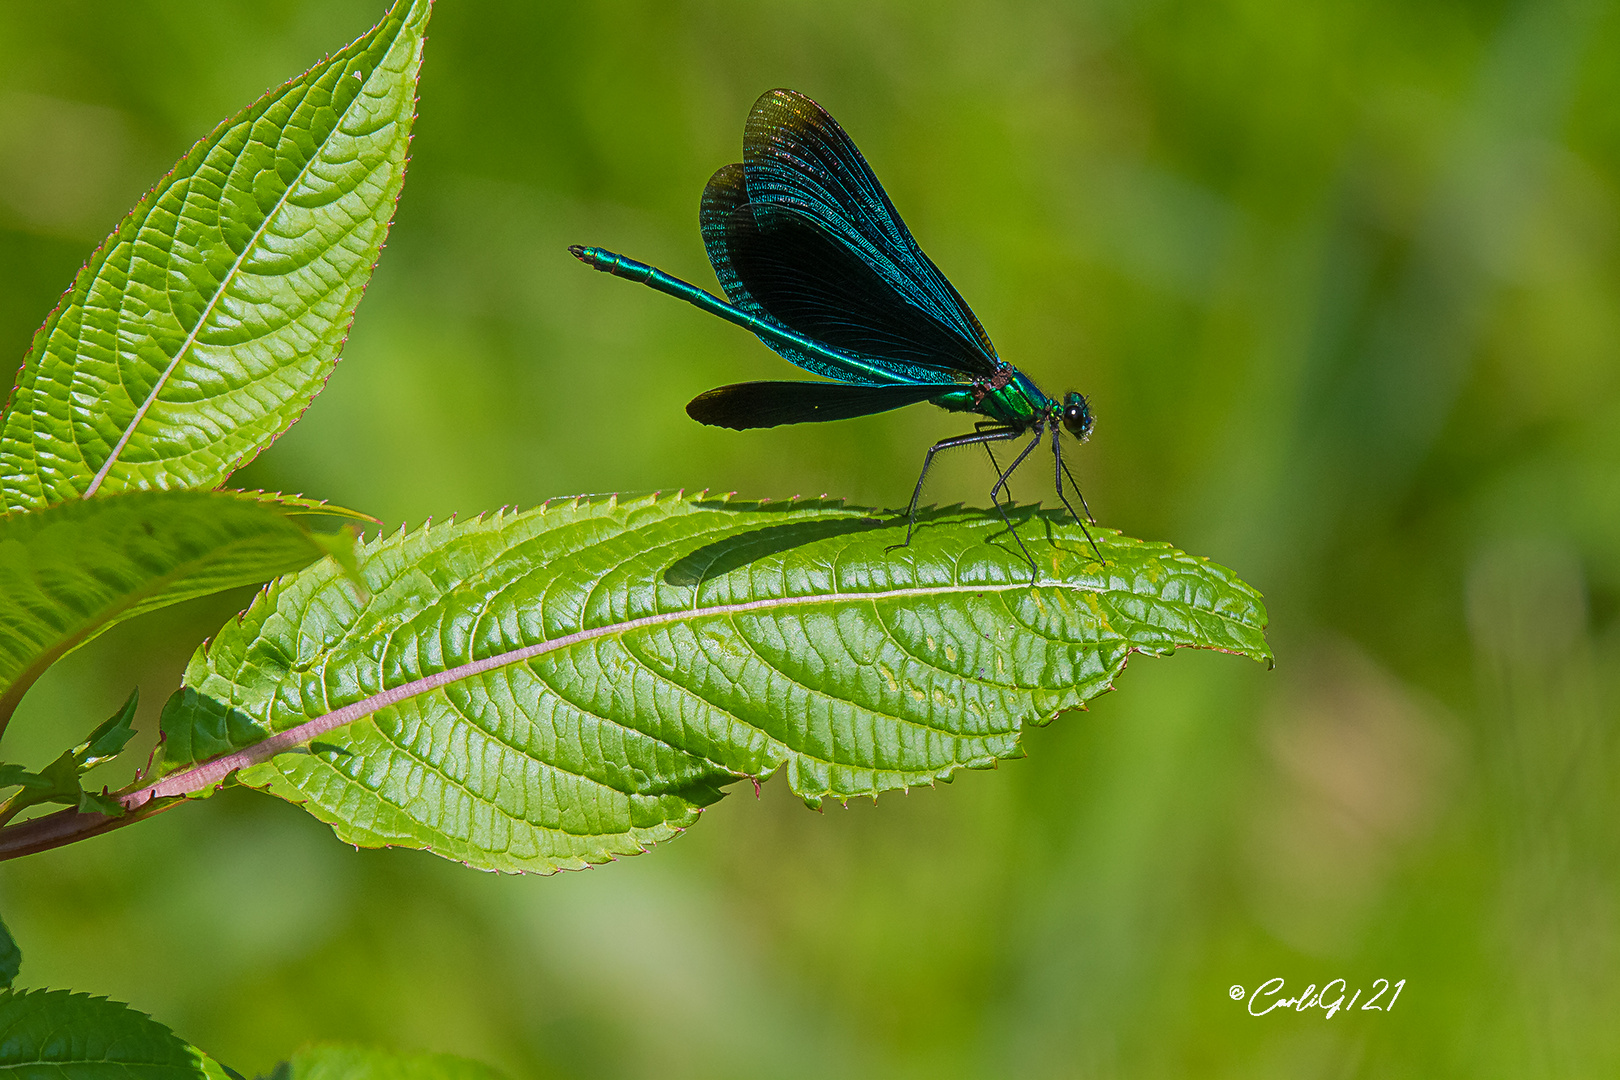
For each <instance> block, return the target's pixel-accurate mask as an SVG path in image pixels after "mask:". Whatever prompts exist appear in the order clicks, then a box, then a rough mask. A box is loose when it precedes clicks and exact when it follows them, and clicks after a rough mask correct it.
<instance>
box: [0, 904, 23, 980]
mask: <svg viewBox="0 0 1620 1080" xmlns="http://www.w3.org/2000/svg"><path fill="white" fill-rule="evenodd" d="M21 970H22V950H21V949H19V948H18V947H17V939H16V938H14V937H12V936H11V927H9V926H7V925H6V924H5V920H3V919H0V989H5V990H10V989H11V984H12V983H14V982H16V981H17V973H18V972H20V971H21Z"/></svg>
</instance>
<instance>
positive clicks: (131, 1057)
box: [0, 990, 226, 1080]
mask: <svg viewBox="0 0 1620 1080" xmlns="http://www.w3.org/2000/svg"><path fill="white" fill-rule="evenodd" d="M0 1033H3V1034H4V1037H3V1038H0V1073H3V1074H6V1075H9V1076H27V1077H64V1078H71V1080H102V1078H105V1080H127V1078H128V1077H132V1076H139V1077H141V1078H143V1080H226V1073H225V1070H224V1069H222V1068H221V1067H220V1065H219V1063H218V1062H216V1061H214V1059H213V1058H210V1057H209V1056H208V1055H207V1054H205V1053H203V1052H202V1051H201V1050H198V1049H197V1048H196V1047H194V1046H188V1045H187V1044H186V1043H185V1042H184V1041H183V1040H182V1039H180V1038H179V1037H177V1036H176V1035H175V1034H174V1033H173V1032H172V1031H170V1030H169V1029H168V1028H166V1027H164V1026H163V1025H162V1024H160V1023H158V1022H157V1021H156V1020H153V1019H152V1018H151V1017H149V1016H147V1015H146V1014H145V1013H140V1012H136V1011H135V1010H134V1009H131V1008H130V1007H129V1006H128V1005H124V1004H121V1003H120V1002H116V1001H108V1000H107V999H106V998H97V997H89V996H88V995H85V994H74V993H70V992H68V991H66V990H30V991H27V992H23V993H17V992H8V993H3V994H0Z"/></svg>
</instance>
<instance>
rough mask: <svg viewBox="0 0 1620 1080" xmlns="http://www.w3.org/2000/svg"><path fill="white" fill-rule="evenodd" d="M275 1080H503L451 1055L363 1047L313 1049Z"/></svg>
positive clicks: (285, 1066) (487, 1069)
mask: <svg viewBox="0 0 1620 1080" xmlns="http://www.w3.org/2000/svg"><path fill="white" fill-rule="evenodd" d="M272 1076H273V1077H275V1078H276V1080H502V1074H501V1073H499V1072H496V1071H495V1070H494V1069H492V1068H490V1067H489V1066H488V1065H482V1064H479V1063H478V1062H476V1061H468V1060H467V1059H466V1058H459V1057H452V1056H451V1055H449V1054H392V1053H389V1052H388V1051H386V1050H376V1049H372V1048H370V1047H363V1046H311V1047H306V1048H305V1049H303V1050H300V1051H299V1052H298V1053H297V1054H294V1055H293V1057H292V1060H290V1061H286V1062H283V1063H282V1065H281V1066H280V1067H279V1068H277V1069H276V1071H275V1072H274V1073H273V1074H272Z"/></svg>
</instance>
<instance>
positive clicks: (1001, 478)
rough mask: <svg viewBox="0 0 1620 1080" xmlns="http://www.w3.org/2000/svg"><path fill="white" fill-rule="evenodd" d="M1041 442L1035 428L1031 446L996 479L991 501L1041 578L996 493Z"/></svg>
mask: <svg viewBox="0 0 1620 1080" xmlns="http://www.w3.org/2000/svg"><path fill="white" fill-rule="evenodd" d="M1040 441H1041V429H1040V427H1038V426H1037V427H1036V428H1035V437H1034V438H1033V439H1030V440H1029V445H1027V446H1025V447H1024V448H1023V449H1022V450H1020V451H1019V452H1018V456H1017V457H1015V458H1013V463H1012V464H1011V465H1009V466H1007V469H1006V471H1005V472H1003V473H1002V474H1001V475H1000V476H998V477H996V482H995V484H994V485H992V486H991V488H990V501H991V502H992V503H993V504H995V508H996V510H997V511H998V512H999V513H1000V514H1001V520H1002V521H1003V522H1005V523H1006V526H1007V531H1008V532H1010V533H1012V538H1013V539H1014V540H1016V541H1017V542H1018V550H1019V551H1022V552H1023V553H1024V561H1025V562H1027V563H1029V568H1030V570H1031V571H1033V572H1034V574H1035V576H1036V577H1040V574H1041V568H1040V567H1039V566H1037V565H1036V564H1035V557H1034V556H1033V555H1031V554H1030V553H1029V548H1027V547H1025V546H1024V538H1023V537H1021V536H1019V535H1018V530H1017V529H1015V528H1013V523H1012V518H1010V517H1008V516H1007V509H1006V507H1004V506H1002V505H1001V500H999V499H997V498H996V492H998V491H1002V490H1004V489H1005V488H1006V487H1007V480H1008V478H1009V477H1011V476H1012V474H1013V473H1015V472H1017V471H1018V466H1020V465H1022V464H1023V463H1024V459H1025V458H1027V457H1029V452H1030V451H1031V450H1033V449H1035V445H1036V444H1037V443H1039V442H1040ZM1007 501H1008V502H1011V501H1012V498H1011V496H1010V495H1009V496H1008V500H1007Z"/></svg>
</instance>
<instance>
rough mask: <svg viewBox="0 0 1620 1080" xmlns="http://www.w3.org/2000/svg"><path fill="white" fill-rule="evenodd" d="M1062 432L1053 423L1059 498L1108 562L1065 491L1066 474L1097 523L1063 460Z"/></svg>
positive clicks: (1098, 555)
mask: <svg viewBox="0 0 1620 1080" xmlns="http://www.w3.org/2000/svg"><path fill="white" fill-rule="evenodd" d="M1060 433H1061V429H1060V428H1059V427H1058V426H1057V425H1056V424H1053V425H1052V460H1053V461H1054V462H1055V463H1056V464H1055V465H1054V466H1053V470H1052V471H1053V472H1054V473H1055V474H1056V475H1055V479H1056V480H1057V493H1058V498H1060V499H1062V500H1063V508H1064V509H1065V510H1067V511H1068V512H1069V516H1070V517H1072V518H1074V523H1075V524H1076V525H1078V526H1080V531H1081V532H1083V533H1085V534H1086V543H1088V544H1090V545H1091V550H1092V552H1093V553H1095V554H1096V556H1097V561H1098V562H1102V563H1106V562H1107V561H1108V560H1107V559H1104V558H1103V553H1102V551H1101V549H1099V548H1098V547H1097V541H1096V540H1094V539H1092V537H1091V530H1090V529H1088V528H1086V519H1085V518H1082V517H1081V516H1080V515H1079V514H1077V513H1075V512H1074V507H1073V506H1072V505H1070V503H1069V497H1068V495H1066V494H1064V491H1063V478H1064V476H1067V477H1068V478H1069V483H1071V484H1074V493H1075V494H1076V495H1079V496H1080V505H1081V506H1082V507H1083V508H1084V509H1085V511H1086V518H1091V523H1092V524H1093V525H1095V524H1096V523H1097V519H1096V518H1094V517H1091V507H1089V506H1086V497H1085V495H1083V494H1081V492H1080V485H1079V484H1077V483H1075V479H1074V474H1073V473H1071V472H1069V466H1068V465H1066V464H1065V463H1064V461H1063V443H1062V442H1061V441H1060V440H1059V438H1058V436H1059V434H1060ZM1025 453H1028V451H1027V450H1026V451H1025Z"/></svg>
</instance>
